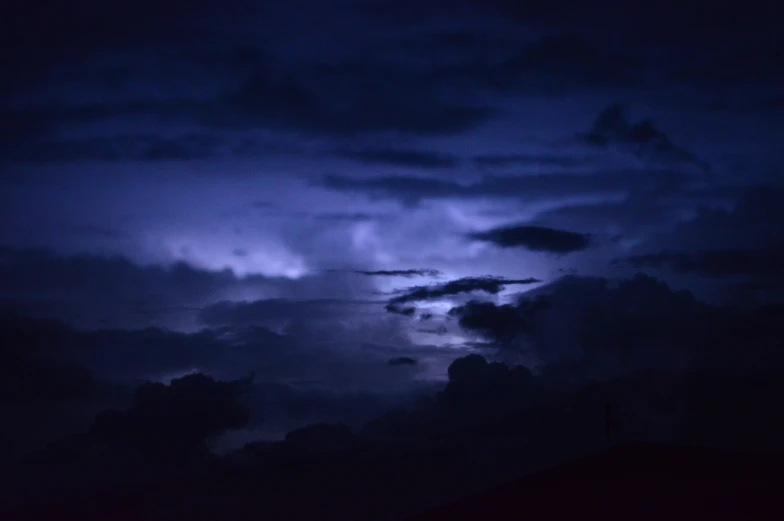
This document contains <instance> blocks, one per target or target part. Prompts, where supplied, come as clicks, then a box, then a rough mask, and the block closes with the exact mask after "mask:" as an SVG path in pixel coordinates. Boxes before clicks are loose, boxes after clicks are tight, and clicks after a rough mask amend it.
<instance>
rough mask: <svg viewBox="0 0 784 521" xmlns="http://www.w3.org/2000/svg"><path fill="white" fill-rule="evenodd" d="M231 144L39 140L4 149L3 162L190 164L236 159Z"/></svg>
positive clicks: (213, 140) (184, 139)
mask: <svg viewBox="0 0 784 521" xmlns="http://www.w3.org/2000/svg"><path fill="white" fill-rule="evenodd" d="M233 146H234V147H236V146H237V145H236V144H232V143H231V142H230V141H224V140H223V139H220V138H219V137H218V136H214V135H208V134H187V135H184V136H178V137H164V136H160V135H154V134H136V135H133V134H131V135H116V136H111V137H95V138H89V139H84V140H78V141H54V140H36V141H30V142H28V143H26V144H23V146H18V147H14V148H8V149H5V151H4V155H3V159H4V160H7V161H13V162H22V163H57V164H62V163H67V162H81V161H104V162H126V161H155V162H157V161H189V160H199V159H213V158H220V157H229V156H230V155H232V154H233V155H236V154H235V153H234V151H233V149H232V147H233Z"/></svg>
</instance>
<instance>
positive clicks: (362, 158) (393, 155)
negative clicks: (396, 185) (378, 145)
mask: <svg viewBox="0 0 784 521" xmlns="http://www.w3.org/2000/svg"><path fill="white" fill-rule="evenodd" d="M337 155H338V156H340V157H345V158H348V159H353V160H355V161H358V162H360V163H365V164H368V165H392V166H401V167H412V168H424V169H436V168H456V167H458V166H459V165H460V159H459V158H457V157H455V156H451V155H447V154H440V153H437V152H426V151H422V150H402V149H365V150H359V151H344V152H340V153H338V154H337Z"/></svg>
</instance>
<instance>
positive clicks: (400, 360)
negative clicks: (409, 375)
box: [387, 356, 418, 367]
mask: <svg viewBox="0 0 784 521" xmlns="http://www.w3.org/2000/svg"><path fill="white" fill-rule="evenodd" d="M417 363H418V362H417V360H416V358H411V357H409V356H399V357H396V358H390V359H389V360H388V361H387V365H391V366H393V367H395V366H400V365H417Z"/></svg>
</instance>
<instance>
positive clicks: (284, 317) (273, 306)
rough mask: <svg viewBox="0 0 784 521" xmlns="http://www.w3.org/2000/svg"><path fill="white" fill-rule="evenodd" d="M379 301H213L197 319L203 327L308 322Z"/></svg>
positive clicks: (281, 299) (349, 312)
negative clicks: (305, 318)
mask: <svg viewBox="0 0 784 521" xmlns="http://www.w3.org/2000/svg"><path fill="white" fill-rule="evenodd" d="M378 304H379V302H374V301H360V300H340V299H317V300H290V299H285V298H276V299H266V300H256V301H253V302H225V301H224V302H216V303H212V304H209V305H208V306H205V307H204V308H203V309H202V310H201V311H199V314H198V317H197V320H198V321H199V323H200V324H203V325H205V326H249V325H258V324H274V325H276V326H280V325H282V324H285V323H287V322H289V321H292V320H295V319H300V318H302V317H308V318H309V319H311V320H325V319H333V320H335V319H340V318H345V317H346V316H348V315H351V314H353V313H355V312H356V311H357V310H358V309H362V308H367V307H368V306H373V305H378Z"/></svg>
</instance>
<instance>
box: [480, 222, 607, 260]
mask: <svg viewBox="0 0 784 521" xmlns="http://www.w3.org/2000/svg"><path fill="white" fill-rule="evenodd" d="M468 237H469V238H470V239H472V240H475V241H482V242H489V243H491V244H493V245H495V246H498V247H499V248H524V249H527V250H530V251H536V252H547V253H555V254H562V255H563V254H567V253H574V252H578V251H583V250H586V249H588V248H589V247H590V246H591V245H592V243H593V241H592V237H591V236H590V235H588V234H583V233H577V232H570V231H566V230H556V229H553V228H545V227H543V226H532V225H524V224H520V225H511V226H502V227H499V228H494V229H491V230H486V231H483V232H473V233H470V234H468Z"/></svg>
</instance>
